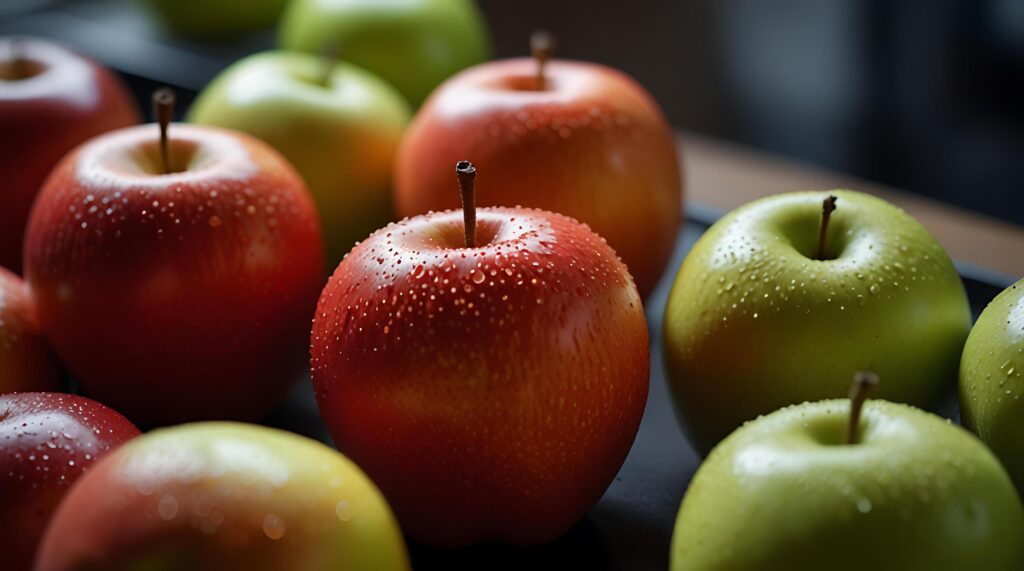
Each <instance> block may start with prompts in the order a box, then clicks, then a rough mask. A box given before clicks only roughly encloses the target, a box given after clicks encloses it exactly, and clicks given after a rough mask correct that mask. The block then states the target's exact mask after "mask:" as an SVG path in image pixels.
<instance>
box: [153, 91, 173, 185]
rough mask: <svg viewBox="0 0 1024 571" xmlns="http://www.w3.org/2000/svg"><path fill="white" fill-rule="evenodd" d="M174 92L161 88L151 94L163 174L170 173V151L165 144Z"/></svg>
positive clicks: (171, 114) (171, 113)
mask: <svg viewBox="0 0 1024 571" xmlns="http://www.w3.org/2000/svg"><path fill="white" fill-rule="evenodd" d="M174 100H175V97H174V90H173V89H171V88H170V87H161V88H160V89H157V90H156V91H154V92H153V117H155V118H156V121H157V123H159V124H160V162H161V168H162V172H163V174H168V173H170V172H171V151H170V148H169V147H170V146H169V145H168V144H167V140H168V137H167V127H168V126H169V125H170V124H171V117H172V116H173V115H174Z"/></svg>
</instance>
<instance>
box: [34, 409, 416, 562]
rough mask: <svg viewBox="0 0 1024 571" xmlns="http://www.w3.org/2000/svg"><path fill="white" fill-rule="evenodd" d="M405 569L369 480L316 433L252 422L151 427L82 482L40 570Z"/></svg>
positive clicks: (401, 549)
mask: <svg viewBox="0 0 1024 571" xmlns="http://www.w3.org/2000/svg"><path fill="white" fill-rule="evenodd" d="M100 570H102V571H353V570H354V571H408V570H409V557H408V555H407V553H406V549H405V542H404V540H403V538H402V532H401V530H400V529H399V527H398V523H397V522H396V521H395V517H394V515H393V514H392V512H391V509H390V508H389V507H388V504H387V502H386V501H385V500H384V497H383V496H382V495H381V493H380V491H379V490H378V489H377V487H376V486H374V485H373V482H371V481H370V480H369V478H367V477H366V475H365V474H364V473H363V472H362V471H361V470H360V469H359V468H358V467H357V466H356V465H355V464H353V463H352V462H351V461H350V460H349V459H347V458H345V457H344V456H342V455H341V454H338V453H337V452H336V451H334V450H332V449H331V448H329V447H327V446H326V445H324V444H322V443H320V442H316V441H315V440H311V439H309V438H306V437H303V436H299V435H297V434H293V433H291V432H285V431H283V430H276V429H273V428H266V427H263V426H256V425H252V424H241V423H235V422H197V423H192V424H185V425H180V426H172V427H170V428H163V429H158V430H154V431H152V432H149V433H147V434H145V435H143V436H140V437H139V438H136V439H135V440H133V441H131V442H129V443H127V444H125V445H124V446H122V447H120V448H118V449H117V450H116V451H114V452H113V453H112V454H110V455H108V456H107V457H106V458H104V459H103V460H101V461H100V462H99V463H98V464H97V465H96V466H94V467H93V468H92V469H91V470H90V471H89V473H88V474H86V475H85V476H84V477H83V478H81V479H80V480H79V481H78V483H76V484H75V486H74V488H73V489H72V490H71V492H70V493H69V494H68V495H67V497H65V499H64V501H63V502H62V503H61V505H60V507H59V508H58V509H57V512H56V513H55V514H54V515H53V518H52V520H51V523H50V525H49V526H48V527H47V529H46V533H45V534H44V535H43V539H42V541H41V542H40V544H39V555H38V557H37V558H36V566H35V571H100Z"/></svg>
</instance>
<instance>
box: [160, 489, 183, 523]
mask: <svg viewBox="0 0 1024 571" xmlns="http://www.w3.org/2000/svg"><path fill="white" fill-rule="evenodd" d="M156 512H157V514H159V515H160V519H162V520H164V521H171V520H172V519H174V518H175V516H177V515H178V498H175V497H174V496H172V495H170V494H168V495H165V496H162V497H161V498H160V501H159V502H158V503H157V507H156Z"/></svg>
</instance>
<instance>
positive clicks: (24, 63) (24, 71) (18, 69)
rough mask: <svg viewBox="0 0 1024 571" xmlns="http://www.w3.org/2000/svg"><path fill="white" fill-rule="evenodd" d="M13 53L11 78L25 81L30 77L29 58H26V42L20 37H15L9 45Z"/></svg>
mask: <svg viewBox="0 0 1024 571" xmlns="http://www.w3.org/2000/svg"><path fill="white" fill-rule="evenodd" d="M8 46H9V47H8V49H9V50H10V52H11V77H13V78H14V79H24V78H26V77H28V75H29V71H28V58H27V57H25V40H24V39H22V38H20V37H17V36H16V37H13V38H11V41H10V42H9V43H8Z"/></svg>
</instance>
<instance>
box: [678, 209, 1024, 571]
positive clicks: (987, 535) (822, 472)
mask: <svg viewBox="0 0 1024 571" xmlns="http://www.w3.org/2000/svg"><path fill="white" fill-rule="evenodd" d="M843 204H844V202H843V199H842V198H840V202H839V209H840V211H842V208H843ZM882 386H883V388H884V383H883V385H882ZM859 394H860V395H861V396H858V395H859ZM853 396H854V400H853V406H851V403H850V401H846V400H827V401H820V402H815V403H804V404H801V405H795V406H790V407H786V408H784V409H782V410H779V411H776V412H773V413H771V414H769V415H767V416H764V417H761V418H758V419H757V420H755V421H752V422H749V423H747V424H745V425H744V426H743V427H742V428H740V429H738V430H737V431H736V432H734V433H732V434H731V435H729V437H728V438H726V439H725V440H723V441H722V442H721V443H720V444H719V445H718V446H716V447H715V449H714V450H713V451H712V452H711V455H710V456H708V458H707V460H706V461H705V462H704V463H703V464H702V465H701V467H700V468H699V469H698V470H697V473H696V475H694V477H693V480H692V481H691V483H690V487H689V489H688V490H687V492H686V496H685V497H684V498H683V503H682V507H681V508H680V509H679V516H678V518H677V520H676V527H675V533H674V534H673V537H672V551H671V565H670V568H671V569H672V571H684V570H685V571H702V570H706V569H731V570H737V571H739V570H744V569H751V570H753V569H757V570H759V571H772V570H782V569H836V570H842V569H849V570H865V569H934V570H943V569H949V570H953V569H991V570H1007V571H1009V570H1011V569H1021V567H1022V565H1024V544H1022V543H1021V541H1020V538H1021V537H1022V535H1024V511H1022V510H1021V503H1020V499H1019V498H1018V496H1017V493H1016V491H1015V490H1014V488H1013V484H1012V483H1011V482H1010V478H1009V477H1008V476H1007V475H1006V471H1005V470H1003V468H1002V466H1000V465H999V462H998V460H996V458H995V456H993V455H992V453H991V452H990V451H989V450H988V449H987V448H985V446H984V445H983V444H982V443H981V442H979V441H978V440H977V439H976V438H974V437H973V436H972V435H971V434H970V433H968V432H967V431H966V430H964V429H962V428H960V427H959V426H956V425H955V424H952V423H950V422H949V421H948V420H946V419H943V418H940V417H938V416H935V415H933V414H930V413H927V412H924V411H922V410H919V409H916V408H913V407H911V406H908V405H904V404H897V403H891V402H886V401H871V402H868V403H866V404H864V405H863V407H861V405H860V404H857V402H858V400H862V399H863V398H864V397H863V395H862V393H861V391H860V390H859V389H858V390H857V392H855V393H854V395H853ZM851 428H852V429H853V430H851Z"/></svg>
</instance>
